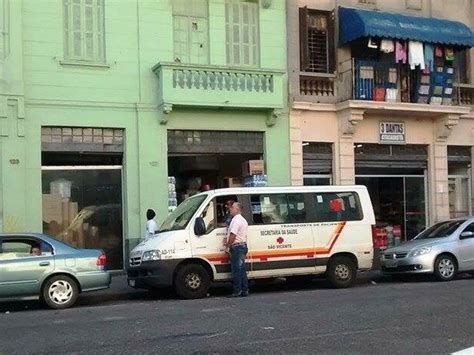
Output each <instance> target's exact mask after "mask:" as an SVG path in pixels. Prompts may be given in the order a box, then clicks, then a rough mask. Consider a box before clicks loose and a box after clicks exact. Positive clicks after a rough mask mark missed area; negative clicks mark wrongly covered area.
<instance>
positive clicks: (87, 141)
mask: <svg viewBox="0 0 474 355" xmlns="http://www.w3.org/2000/svg"><path fill="white" fill-rule="evenodd" d="M123 141H124V130H123V129H116V128H81V127H42V128H41V145H42V150H43V151H89V152H103V151H113V152H122V151H123Z"/></svg>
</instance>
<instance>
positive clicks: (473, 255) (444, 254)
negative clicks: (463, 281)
mask: <svg viewBox="0 0 474 355" xmlns="http://www.w3.org/2000/svg"><path fill="white" fill-rule="evenodd" d="M381 264H382V271H383V272H384V273H386V274H401V273H410V274H420V273H429V274H434V275H435V277H436V278H437V279H438V280H440V281H450V280H452V279H454V278H455V277H456V274H457V273H458V272H460V271H474V218H473V217H471V218H459V219H453V220H449V221H445V222H440V223H437V224H435V225H433V226H432V227H430V228H428V229H426V230H424V231H423V232H421V233H420V234H419V235H418V236H416V237H415V238H414V239H413V240H410V241H409V242H407V243H404V244H402V245H400V246H397V247H394V248H389V249H387V250H385V252H384V253H383V254H382V256H381Z"/></svg>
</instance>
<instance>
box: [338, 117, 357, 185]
mask: <svg viewBox="0 0 474 355" xmlns="http://www.w3.org/2000/svg"><path fill="white" fill-rule="evenodd" d="M337 116H338V123H339V139H338V142H337V144H336V145H335V147H334V148H335V151H334V153H335V154H334V180H335V183H336V184H338V185H353V184H354V183H355V161H354V133H355V131H356V128H357V124H358V123H359V122H360V121H362V120H363V119H364V110H361V109H351V108H346V109H343V110H341V111H339V112H338V113H337Z"/></svg>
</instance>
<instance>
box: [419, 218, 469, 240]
mask: <svg viewBox="0 0 474 355" xmlns="http://www.w3.org/2000/svg"><path fill="white" fill-rule="evenodd" d="M464 222H465V220H456V221H447V222H441V223H437V224H435V225H433V226H431V227H430V228H428V229H425V230H424V231H423V232H421V233H420V234H418V235H417V236H416V237H415V239H416V240H420V239H434V238H445V237H447V236H449V235H451V234H452V233H453V232H454V231H455V230H456V229H458V227H459V226H460V225H461V224H463V223H464Z"/></svg>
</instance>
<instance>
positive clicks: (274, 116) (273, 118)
mask: <svg viewBox="0 0 474 355" xmlns="http://www.w3.org/2000/svg"><path fill="white" fill-rule="evenodd" d="M281 116H283V111H282V110H271V111H270V113H269V114H268V116H267V119H266V122H265V123H266V124H267V126H268V127H273V126H274V125H275V124H276V122H277V120H279V119H280V118H281Z"/></svg>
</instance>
